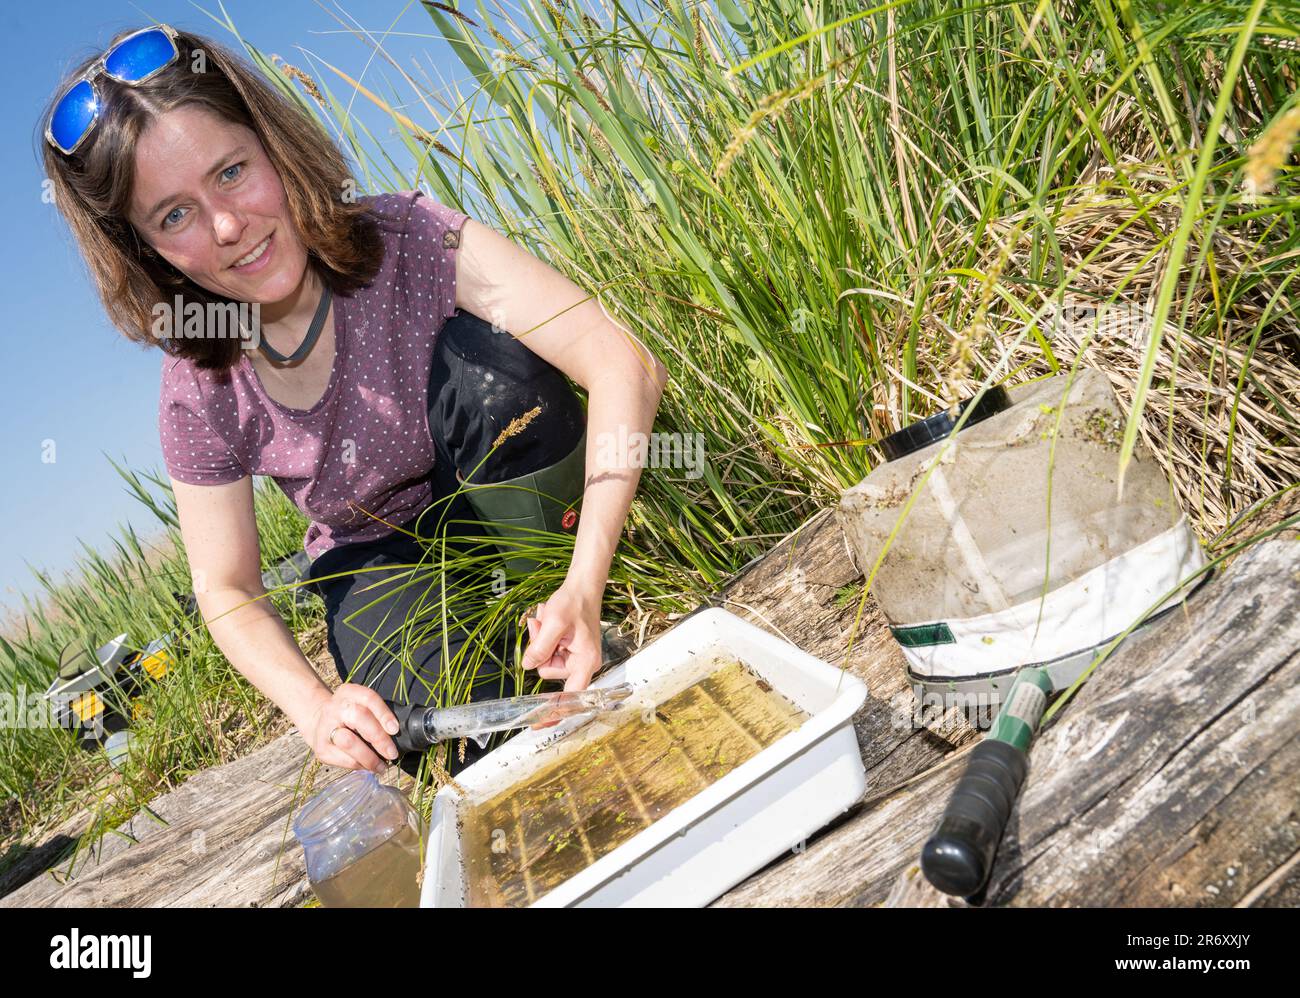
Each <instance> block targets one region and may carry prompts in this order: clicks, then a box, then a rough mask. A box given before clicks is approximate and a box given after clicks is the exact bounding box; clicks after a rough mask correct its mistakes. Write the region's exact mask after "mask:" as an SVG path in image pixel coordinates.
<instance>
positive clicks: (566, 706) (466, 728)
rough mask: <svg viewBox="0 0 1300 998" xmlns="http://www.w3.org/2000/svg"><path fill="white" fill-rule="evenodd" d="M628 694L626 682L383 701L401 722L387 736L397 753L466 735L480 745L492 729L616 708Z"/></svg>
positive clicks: (547, 721) (420, 748) (630, 691)
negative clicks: (446, 700)
mask: <svg viewBox="0 0 1300 998" xmlns="http://www.w3.org/2000/svg"><path fill="white" fill-rule="evenodd" d="M631 695H632V686H631V684H629V683H620V684H619V685H618V686H607V687H603V688H600V687H597V688H594V689H587V690H560V691H557V692H554V693H533V694H530V695H528V696H519V697H506V698H505V699H503V700H479V701H477V702H475V703H467V704H463V705H461V706H459V707H424V706H419V705H411V704H395V703H393V702H392V701H390V700H389V701H385V703H387V704H388V706H389V707H390V708H392V711H393V713H394V714H395V715H396V716H397V723H398V724H399V725H400V726H401V727H400V728H399V730H398V732H397V734H396V735H394V736H393V741H394V742H395V743H396V745H397V749H398V751H399V752H422V751H424V750H425V749H427V748H429V746H431V745H436V744H437V743H438V742H445V741H449V740H451V739H453V738H472V739H474V740H475V741H476V742H478V743H479V744H480V745H482V744H484V743H485V742H486V740H487V736H488V735H490V734H492V732H494V731H509V730H511V729H512V728H527V727H531V726H532V725H534V724H539V723H549V722H553V721H559V720H562V719H564V718H566V717H574V716H576V715H578V714H591V715H595V714H598V713H601V712H602V711H608V710H617V709H618V707H619V705H620V704H621V703H622V702H623V701H624V700H626V699H627V698H628V697H629V696H631Z"/></svg>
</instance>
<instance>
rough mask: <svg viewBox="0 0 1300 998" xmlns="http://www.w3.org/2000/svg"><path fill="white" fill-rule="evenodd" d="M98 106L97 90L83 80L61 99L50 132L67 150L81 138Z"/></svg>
mask: <svg viewBox="0 0 1300 998" xmlns="http://www.w3.org/2000/svg"><path fill="white" fill-rule="evenodd" d="M97 110H98V108H97V107H96V104H95V91H94V89H93V88H92V87H91V85H90V84H89V83H87V82H86V81H85V80H82V81H81V82H80V83H78V84H77V85H76V86H75V87H73V88H72V89H71V90H69V91H68V92H67V93H66V94H64V95H63V97H62V98H61V99H60V100H59V103H58V106H56V107H55V108H54V114H53V115H52V116H51V118H50V134H51V135H53V136H54V141H55V142H57V143H58V144H59V146H60V147H61V148H62V149H63V150H64V151H65V152H66V151H67V150H69V149H71V148H72V147H73V146H75V145H76V144H77V142H79V141H80V140H81V137H82V136H83V135H85V134H86V129H88V128H89V127H90V125H91V123H92V122H93V121H94V120H95V114H96V112H97Z"/></svg>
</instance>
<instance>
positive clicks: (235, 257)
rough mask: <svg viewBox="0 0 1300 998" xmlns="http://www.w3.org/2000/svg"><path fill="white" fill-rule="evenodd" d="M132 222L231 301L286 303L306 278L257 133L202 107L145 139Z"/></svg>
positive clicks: (302, 254) (303, 258)
mask: <svg viewBox="0 0 1300 998" xmlns="http://www.w3.org/2000/svg"><path fill="white" fill-rule="evenodd" d="M130 221H131V224H132V225H134V226H135V229H136V231H137V232H138V233H139V234H140V236H141V238H143V239H144V240H145V241H146V242H147V243H149V245H151V246H152V247H153V248H154V249H155V250H156V251H157V252H158V254H159V255H160V256H161V257H162V258H163V259H165V260H167V261H168V262H170V263H171V264H172V265H174V266H175V267H176V268H177V269H179V270H180V271H181V272H182V273H184V274H185V275H186V276H188V277H189V278H190V280H192V281H194V283H195V284H198V285H199V286H200V287H203V288H206V289H207V290H209V291H211V292H214V293H215V294H219V295H224V296H225V297H227V298H230V299H233V300H235V301H241V302H249V303H250V304H251V303H253V302H257V303H260V304H263V305H271V304H274V303H275V302H281V301H284V300H285V299H287V298H289V297H290V296H291V295H293V294H294V293H295V292H296V291H297V290H298V286H299V284H300V283H301V282H302V279H303V275H304V273H305V272H306V267H307V252H306V250H305V248H304V247H303V245H302V243H301V242H300V241H299V239H298V236H297V233H296V231H295V229H294V226H293V223H292V221H291V219H290V218H289V215H288V213H287V211H286V203H285V195H284V185H283V184H282V183H281V182H280V175H279V174H278V173H277V172H276V170H275V167H274V166H273V165H272V164H271V161H270V159H268V158H267V155H266V151H265V150H264V149H263V148H262V144H261V142H260V141H258V138H257V135H256V134H255V133H254V132H252V131H250V130H249V129H247V128H245V127H243V126H242V125H238V124H235V123H234V122H230V121H227V120H226V119H224V118H222V117H220V116H219V115H216V114H213V113H212V112H211V111H208V110H206V109H202V108H197V107H180V108H176V109H175V110H173V111H170V112H168V113H167V114H165V115H163V116H162V117H160V118H157V119H155V120H154V121H153V123H152V124H151V125H150V126H149V127H148V129H147V130H146V131H145V133H144V134H143V136H141V138H140V140H139V142H138V143H137V145H136V151H135V186H134V190H133V191H132V193H131V209H130ZM268 240H269V241H268ZM259 253H260V255H259V256H257V257H256V259H252V260H250V259H249V257H252V256H254V255H256V254H259Z"/></svg>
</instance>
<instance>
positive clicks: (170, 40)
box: [45, 24, 181, 156]
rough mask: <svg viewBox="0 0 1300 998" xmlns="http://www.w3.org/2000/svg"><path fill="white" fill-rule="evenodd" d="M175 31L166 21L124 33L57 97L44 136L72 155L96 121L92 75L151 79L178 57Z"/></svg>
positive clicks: (125, 79) (129, 82)
mask: <svg viewBox="0 0 1300 998" xmlns="http://www.w3.org/2000/svg"><path fill="white" fill-rule="evenodd" d="M180 54H181V52H180V48H179V46H177V44H176V32H175V30H174V29H172V28H170V27H168V26H167V25H166V24H155V25H153V26H152V27H148V28H142V29H141V30H139V31H137V32H134V33H133V34H130V35H127V36H126V37H125V38H123V39H122V40H121V41H120V42H118V43H117V44H116V45H114V46H113V47H112V48H110V49H109V50H108V51H107V52H105V53H104V54H103V55H102V56H100V57H99V58H98V59H96V60H95V61H94V62H93V63H91V65H90V68H89V69H87V70H86V71H85V72H84V73H82V74H81V76H80V78H78V79H77V80H76V82H74V83H73V84H72V85H71V86H70V87H68V89H67V90H65V91H64V92H63V96H62V97H60V98H59V99H58V101H57V102H56V103H55V105H54V110H53V111H52V112H51V113H50V120H49V123H48V124H47V125H46V126H45V139H46V141H47V142H49V143H50V145H52V146H54V148H55V149H58V150H59V151H60V152H62V153H64V154H65V155H68V156H70V155H72V154H73V153H74V152H76V151H77V149H78V148H79V147H80V146H81V144H82V143H83V142H85V141H86V136H88V135H89V134H90V133H91V132H92V131H93V130H94V128H95V124H96V123H97V122H98V121H99V110H100V103H99V91H98V90H96V89H95V78H96V77H98V76H99V74H100V73H103V74H104V75H105V76H107V77H109V78H110V79H113V80H117V82H118V83H125V84H127V85H128V86H133V87H134V86H139V85H140V84H141V83H144V82H145V81H146V80H151V79H153V78H154V77H155V76H157V75H158V74H159V73H161V72H162V71H163V70H164V69H166V68H167V67H168V66H170V65H171V64H172V63H173V62H175V61H176V60H177V59H179V58H180Z"/></svg>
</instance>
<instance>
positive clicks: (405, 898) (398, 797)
mask: <svg viewBox="0 0 1300 998" xmlns="http://www.w3.org/2000/svg"><path fill="white" fill-rule="evenodd" d="M293 834H294V835H295V836H296V837H297V839H298V841H299V842H300V843H301V844H302V848H303V852H304V853H305V854H306V860H307V879H308V881H310V883H311V887H312V890H313V891H314V892H315V894H316V897H317V898H319V899H320V903H321V907H324V908H414V907H417V906H418V905H419V900H420V887H419V883H418V879H419V872H420V846H421V840H422V838H423V835H422V830H421V823H420V816H419V814H418V813H417V812H416V810H415V808H413V807H412V806H411V804H410V802H409V801H408V800H407V799H406V796H405V795H404V794H403V793H402V792H401V791H400V790H398V789H397V788H395V787H387V786H384V785H383V784H381V783H380V782H379V780H378V779H377V778H376V777H375V774H374V773H371V772H369V771H368V770H356V771H353V772H351V773H348V774H347V775H346V776H344V777H342V778H341V779H339V780H336V781H335V782H334V783H331V784H330V785H329V786H328V787H327V788H325V789H324V790H322V791H321V792H320V793H318V794H317V795H316V796H315V797H313V798H312V799H311V800H309V801H308V802H307V803H306V804H305V805H303V807H302V810H300V811H299V812H298V815H297V817H295V818H294V821H293Z"/></svg>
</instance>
